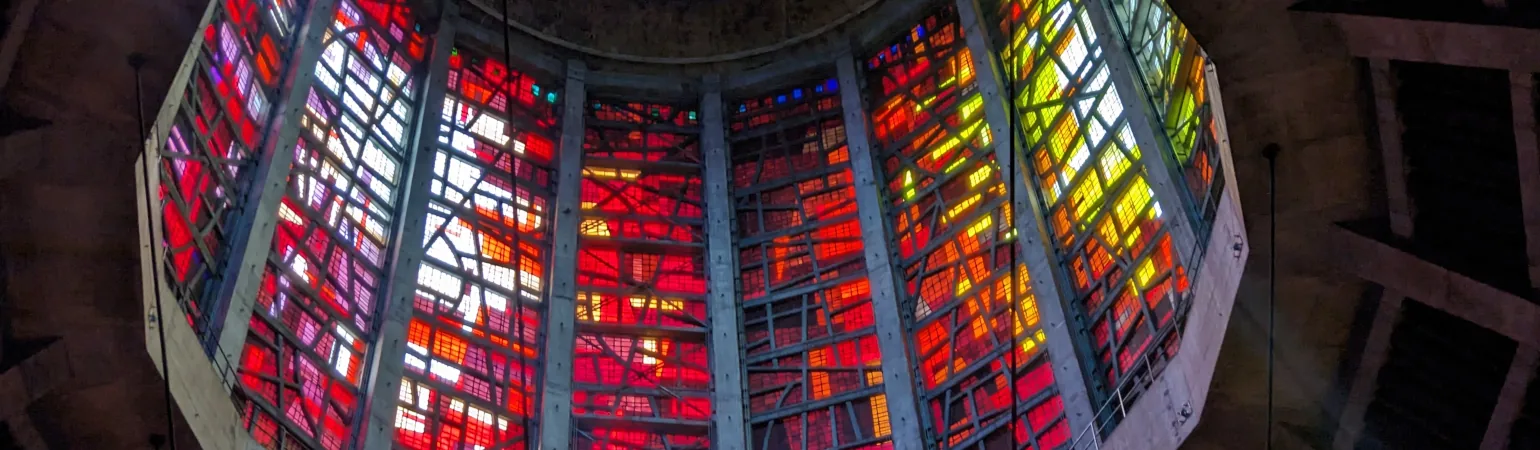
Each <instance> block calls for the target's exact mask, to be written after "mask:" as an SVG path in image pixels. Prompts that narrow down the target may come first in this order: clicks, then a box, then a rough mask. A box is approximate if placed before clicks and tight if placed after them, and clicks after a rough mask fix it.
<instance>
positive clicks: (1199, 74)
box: [1112, 0, 1224, 240]
mask: <svg viewBox="0 0 1540 450" xmlns="http://www.w3.org/2000/svg"><path fill="white" fill-rule="evenodd" d="M1112 5H1113V11H1114V12H1115V14H1116V17H1115V19H1116V20H1114V21H1113V22H1114V23H1115V24H1116V26H1117V27H1118V31H1119V32H1120V33H1121V34H1122V35H1123V36H1124V37H1125V38H1127V39H1128V41H1129V42H1128V43H1129V48H1130V49H1132V50H1133V53H1134V60H1135V62H1136V63H1137V65H1138V73H1139V78H1140V80H1142V81H1143V82H1144V88H1145V92H1146V93H1147V94H1149V96H1150V99H1151V101H1153V102H1154V104H1155V112H1156V114H1157V116H1158V117H1159V118H1160V119H1161V123H1162V124H1163V125H1164V126H1165V133H1166V136H1167V137H1168V138H1170V141H1171V151H1172V153H1173V156H1174V159H1175V161H1176V162H1177V163H1178V164H1179V165H1180V166H1181V169H1182V175H1183V178H1184V180H1185V181H1186V183H1187V189H1188V191H1189V193H1190V194H1191V195H1192V196H1193V198H1194V199H1195V200H1196V201H1197V203H1198V205H1199V207H1200V208H1201V210H1200V213H1201V214H1202V217H1203V218H1204V222H1210V221H1212V218H1213V215H1214V214H1216V213H1217V212H1218V211H1217V210H1218V206H1219V194H1218V193H1219V192H1220V191H1221V190H1223V189H1224V176H1222V175H1221V176H1217V177H1216V176H1215V174H1216V173H1221V172H1219V167H1220V159H1219V144H1218V140H1217V139H1216V136H1218V135H1219V131H1218V130H1217V129H1216V128H1215V127H1216V126H1217V124H1216V122H1215V120H1214V117H1213V114H1214V112H1213V108H1212V105H1211V104H1210V99H1209V95H1208V94H1209V92H1208V88H1209V86H1208V78H1207V76H1206V75H1207V73H1206V71H1205V69H1206V67H1205V66H1206V65H1207V64H1208V55H1207V54H1204V53H1203V49H1202V48H1200V47H1198V40H1197V39H1194V38H1193V37H1192V35H1191V34H1190V33H1188V32H1187V27H1186V26H1183V25H1182V22H1181V21H1180V20H1177V17H1176V15H1175V14H1173V13H1172V12H1171V7H1170V6H1169V5H1167V4H1166V2H1165V1H1164V0H1117V1H1114V2H1112ZM1200 228H1201V229H1200V231H1206V228H1207V227H1200ZM1199 237H1200V238H1201V237H1203V236H1199ZM1200 240H1201V239H1200Z"/></svg>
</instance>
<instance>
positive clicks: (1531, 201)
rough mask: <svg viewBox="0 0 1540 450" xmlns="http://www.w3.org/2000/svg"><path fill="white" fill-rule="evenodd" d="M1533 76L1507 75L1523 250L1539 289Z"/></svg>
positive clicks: (1538, 161)
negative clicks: (1516, 161) (1522, 219)
mask: <svg viewBox="0 0 1540 450" xmlns="http://www.w3.org/2000/svg"><path fill="white" fill-rule="evenodd" d="M1534 80H1535V79H1534V74H1532V73H1529V72H1509V74H1508V85H1509V86H1510V88H1511V97H1512V105H1513V143H1514V148H1516V149H1517V150H1518V170H1519V197H1520V198H1522V199H1523V211H1524V236H1525V245H1524V249H1525V252H1526V254H1527V255H1528V256H1529V284H1530V286H1531V287H1536V288H1540V145H1537V144H1536V142H1535V140H1536V139H1535V89H1534V87H1535V86H1534V84H1535V83H1534Z"/></svg>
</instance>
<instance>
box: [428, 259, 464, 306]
mask: <svg viewBox="0 0 1540 450" xmlns="http://www.w3.org/2000/svg"><path fill="white" fill-rule="evenodd" d="M417 284H419V285H422V286H423V287H426V288H428V289H431V290H433V291H434V292H437V293H439V294H443V295H444V296H445V297H449V298H459V297H460V291H461V290H462V289H463V286H464V285H463V282H462V281H461V280H460V277H458V276H455V275H454V274H451V273H449V272H445V271H443V270H439V268H437V267H433V265H431V264H423V265H422V266H421V267H419V268H418V269H417Z"/></svg>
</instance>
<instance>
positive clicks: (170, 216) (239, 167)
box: [157, 0, 309, 338]
mask: <svg viewBox="0 0 1540 450" xmlns="http://www.w3.org/2000/svg"><path fill="white" fill-rule="evenodd" d="M308 4H309V2H308V1H307V0H223V1H218V2H214V4H213V5H210V7H211V8H214V15H213V20H212V21H210V22H209V24H208V27H207V28H204V29H203V30H202V31H203V39H204V40H203V47H202V48H200V49H199V52H198V56H197V59H196V60H195V63H196V65H195V66H194V67H193V69H192V74H191V77H190V81H189V82H188V85H187V86H184V87H183V91H184V92H183V93H184V97H183V98H182V104H180V105H177V106H178V108H177V114H176V117H175V121H174V122H173V123H172V124H171V128H170V130H169V137H168V139H167V141H166V143H165V146H164V147H162V148H161V154H160V156H161V160H160V161H159V162H158V164H157V169H158V172H159V177H160V192H159V193H158V195H159V201H160V204H161V214H162V216H161V221H162V227H163V228H162V230H161V231H162V232H163V233H164V236H163V237H164V241H163V242H162V245H163V248H164V249H165V252H164V253H162V255H164V256H163V260H164V264H165V266H164V267H161V270H162V271H163V272H162V273H163V274H164V278H163V279H164V280H166V281H167V283H166V284H167V286H168V287H169V288H170V291H171V295H172V297H173V298H175V299H176V301H177V303H178V304H179V305H181V307H182V310H183V311H184V312H186V314H187V320H188V322H189V323H190V324H191V325H192V327H193V330H194V331H195V332H196V333H197V334H198V335H199V336H200V337H203V338H207V337H208V335H209V334H210V333H211V332H212V331H213V328H214V327H213V326H212V325H211V324H210V323H209V319H211V317H209V314H210V313H209V311H210V309H211V308H218V306H217V305H215V304H212V303H217V302H213V299H214V297H215V296H216V295H217V292H214V291H215V290H217V289H218V288H219V287H220V286H219V285H220V278H221V276H222V275H223V274H222V273H221V272H222V271H224V270H225V263H226V258H228V257H229V255H228V254H227V253H226V252H227V249H226V248H225V246H226V245H227V244H228V243H229V242H228V240H229V239H230V236H231V233H234V232H232V231H231V229H230V227H232V226H234V223H232V222H233V221H234V219H235V217H234V216H236V215H237V211H239V210H240V208H241V204H242V203H243V201H242V200H243V196H244V195H245V194H246V193H247V192H248V190H249V188H250V186H251V183H252V182H253V180H252V179H251V174H252V173H253V172H254V171H253V170H250V169H251V168H252V167H253V166H254V163H255V162H256V160H257V159H258V158H257V156H258V154H259V153H260V152H261V149H262V148H264V146H263V142H262V138H263V137H265V136H266V135H267V134H268V133H267V130H268V129H269V124H270V123H272V120H273V117H272V115H273V108H272V104H273V102H274V101H276V100H274V99H277V98H280V97H282V96H283V95H284V93H283V92H282V91H283V89H282V87H283V86H282V85H283V81H282V79H283V78H284V76H285V75H286V74H287V73H288V71H289V60H290V58H291V57H292V56H293V50H294V42H295V39H296V34H297V33H296V29H297V28H298V27H299V26H300V22H302V21H303V15H304V13H305V11H304V10H305V8H306V7H307V6H308Z"/></svg>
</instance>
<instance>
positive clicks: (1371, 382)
mask: <svg viewBox="0 0 1540 450" xmlns="http://www.w3.org/2000/svg"><path fill="white" fill-rule="evenodd" d="M1369 76H1370V78H1371V84H1372V86H1371V87H1372V88H1373V89H1374V112H1375V117H1376V118H1377V120H1378V125H1379V132H1380V136H1379V137H1380V155H1381V156H1382V157H1383V158H1384V160H1385V192H1386V197H1387V198H1388V199H1389V205H1388V206H1389V209H1390V231H1391V232H1392V233H1394V234H1395V235H1396V236H1397V237H1401V238H1406V239H1410V238H1411V237H1412V233H1413V231H1415V228H1414V227H1413V222H1412V201H1411V193H1410V192H1409V191H1407V187H1406V159H1405V157H1404V156H1403V154H1402V151H1401V132H1402V128H1403V127H1402V125H1401V115H1400V113H1398V112H1397V111H1396V90H1395V73H1394V72H1393V71H1392V70H1391V68H1390V60H1387V59H1383V58H1380V59H1370V60H1369ZM1405 299H1406V294H1404V293H1402V292H1399V291H1398V290H1396V289H1395V288H1394V287H1390V286H1387V287H1385V292H1384V293H1382V294H1381V296H1380V305H1379V306H1378V307H1377V308H1376V309H1375V312H1374V322H1373V323H1372V325H1370V328H1369V336H1368V338H1367V341H1366V342H1365V343H1364V348H1363V353H1362V355H1361V356H1360V359H1359V361H1358V370H1357V372H1356V373H1355V374H1354V376H1353V384H1352V385H1350V386H1349V388H1348V398H1347V402H1346V403H1344V404H1343V406H1342V416H1341V417H1339V418H1338V427H1337V434H1336V437H1335V438H1334V439H1333V440H1332V448H1334V449H1338V450H1350V449H1352V448H1353V447H1354V446H1355V445H1357V444H1358V437H1359V435H1360V434H1361V433H1363V427H1364V412H1365V411H1367V410H1368V409H1369V402H1371V401H1373V400H1374V391H1375V390H1376V389H1377V388H1378V382H1379V375H1380V368H1382V367H1384V366H1385V359H1386V357H1387V355H1388V354H1389V351H1390V335H1391V333H1392V332H1393V331H1395V328H1396V322H1399V321H1400V320H1401V302H1402V301H1404V300H1405Z"/></svg>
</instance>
